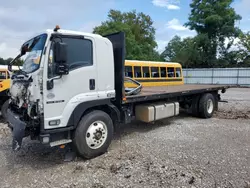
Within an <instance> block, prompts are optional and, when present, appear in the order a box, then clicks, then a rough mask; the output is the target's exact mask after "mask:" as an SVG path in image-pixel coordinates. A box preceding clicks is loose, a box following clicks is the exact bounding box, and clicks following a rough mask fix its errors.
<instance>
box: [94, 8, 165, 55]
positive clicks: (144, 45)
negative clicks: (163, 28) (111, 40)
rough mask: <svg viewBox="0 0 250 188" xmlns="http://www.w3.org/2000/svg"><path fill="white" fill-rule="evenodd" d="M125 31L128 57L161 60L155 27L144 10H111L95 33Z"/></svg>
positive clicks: (95, 29)
mask: <svg viewBox="0 0 250 188" xmlns="http://www.w3.org/2000/svg"><path fill="white" fill-rule="evenodd" d="M119 31H123V32H125V34H126V58H127V59H135V60H161V57H160V55H159V53H158V52H157V51H156V50H155V48H156V47H157V43H156V41H155V28H154V27H153V21H152V19H151V18H150V16H148V15H145V14H144V13H142V12H139V13H137V12H136V11H135V10H133V11H131V12H124V13H122V12H120V11H117V10H112V9H111V10H110V11H109V14H108V19H107V20H106V21H105V22H102V23H101V25H100V26H97V27H95V28H94V30H93V33H97V34H100V35H107V34H110V33H113V32H119Z"/></svg>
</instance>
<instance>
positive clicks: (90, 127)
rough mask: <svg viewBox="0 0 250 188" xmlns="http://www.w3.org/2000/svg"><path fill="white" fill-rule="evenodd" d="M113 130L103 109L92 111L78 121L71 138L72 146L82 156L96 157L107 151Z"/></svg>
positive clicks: (110, 120)
mask: <svg viewBox="0 0 250 188" xmlns="http://www.w3.org/2000/svg"><path fill="white" fill-rule="evenodd" d="M113 132H114V127H113V122H112V119H111V118H110V116H109V115H108V114H107V113H105V112H103V111H99V110H95V111H92V112H90V113H88V114H86V115H84V116H83V118H82V119H81V121H80V122H79V124H78V126H77V128H76V130H75V134H74V138H73V144H74V147H75V149H76V151H77V153H78V154H79V155H80V156H81V157H83V158H87V159H90V158H94V157H97V156H99V155H101V154H103V153H105V152H106V151H107V149H108V147H109V145H110V143H111V141H112V138H113Z"/></svg>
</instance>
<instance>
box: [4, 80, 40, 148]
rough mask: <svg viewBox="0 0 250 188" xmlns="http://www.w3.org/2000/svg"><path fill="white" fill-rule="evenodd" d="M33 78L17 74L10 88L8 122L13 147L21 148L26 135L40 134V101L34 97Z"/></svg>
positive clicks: (33, 136) (32, 136)
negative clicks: (33, 98) (36, 100)
mask: <svg viewBox="0 0 250 188" xmlns="http://www.w3.org/2000/svg"><path fill="white" fill-rule="evenodd" d="M31 83H32V78H31V77H30V78H26V77H25V76H19V77H18V76H17V77H16V78H15V79H13V83H12V86H11V88H10V96H11V97H10V103H9V107H8V110H7V122H8V124H9V127H10V128H11V130H12V133H13V140H12V149H13V150H14V151H16V150H19V149H20V148H21V145H22V140H23V138H24V137H27V136H31V138H33V139H35V137H36V136H37V135H38V134H39V125H40V122H39V116H38V113H37V111H38V110H37V108H38V102H33V101H31V100H30V99H31V98H32V97H31V95H32V89H33V88H32V84H31Z"/></svg>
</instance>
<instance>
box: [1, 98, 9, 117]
mask: <svg viewBox="0 0 250 188" xmlns="http://www.w3.org/2000/svg"><path fill="white" fill-rule="evenodd" d="M8 107H9V100H6V101H5V102H4V103H3V105H2V107H1V113H2V117H3V118H4V119H6V118H7V109H8Z"/></svg>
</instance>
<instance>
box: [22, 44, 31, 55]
mask: <svg viewBox="0 0 250 188" xmlns="http://www.w3.org/2000/svg"><path fill="white" fill-rule="evenodd" d="M28 49H29V48H28V45H25V46H22V48H21V55H25V54H26V52H28Z"/></svg>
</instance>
